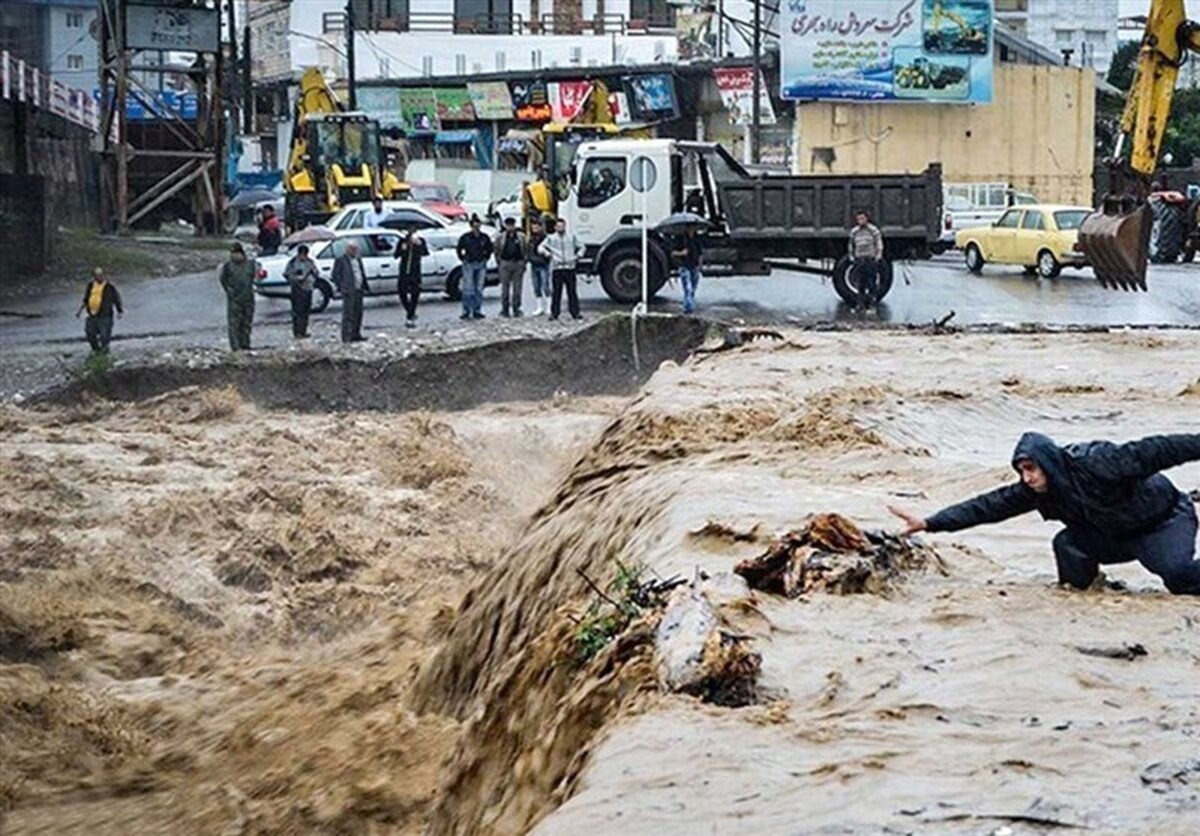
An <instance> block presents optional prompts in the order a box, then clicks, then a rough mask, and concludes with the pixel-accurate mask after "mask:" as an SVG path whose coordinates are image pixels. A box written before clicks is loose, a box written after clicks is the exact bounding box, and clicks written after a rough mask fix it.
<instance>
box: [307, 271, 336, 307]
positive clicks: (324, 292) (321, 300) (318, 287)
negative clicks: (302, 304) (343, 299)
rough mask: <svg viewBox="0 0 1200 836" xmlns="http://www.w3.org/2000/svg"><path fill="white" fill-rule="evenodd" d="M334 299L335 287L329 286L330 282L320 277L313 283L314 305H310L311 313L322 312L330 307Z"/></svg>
mask: <svg viewBox="0 0 1200 836" xmlns="http://www.w3.org/2000/svg"><path fill="white" fill-rule="evenodd" d="M331 299H333V288H332V287H330V286H329V282H327V281H325V280H324V279H318V280H317V283H316V284H314V285H313V295H312V305H310V306H309V308H308V311H309V313H321V312H323V311H324V310H325V309H326V308H328V307H329V302H330V300H331Z"/></svg>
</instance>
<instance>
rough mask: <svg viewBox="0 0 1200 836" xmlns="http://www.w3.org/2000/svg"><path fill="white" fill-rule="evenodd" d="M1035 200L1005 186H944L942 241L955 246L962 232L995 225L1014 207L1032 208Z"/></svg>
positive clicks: (987, 184) (964, 184) (979, 184)
mask: <svg viewBox="0 0 1200 836" xmlns="http://www.w3.org/2000/svg"><path fill="white" fill-rule="evenodd" d="M1037 202H1038V199H1037V198H1036V197H1034V196H1033V195H1031V194H1029V193H1028V192H1018V191H1016V190H1015V189H1013V188H1010V187H1009V185H1008V184H1007V183H947V184H946V185H945V186H944V187H943V189H942V242H943V243H945V245H946V247H947V248H949V247H953V246H954V237H955V235H956V234H957V233H958V232H959V231H960V230H964V229H975V228H976V227H980V226H987V225H989V224H992V223H995V222H996V221H997V220H998V219H999V218H1000V216H1001V215H1003V214H1004V212H1005V211H1006V210H1008V209H1009V208H1011V207H1013V206H1031V205H1033V204H1036V203H1037Z"/></svg>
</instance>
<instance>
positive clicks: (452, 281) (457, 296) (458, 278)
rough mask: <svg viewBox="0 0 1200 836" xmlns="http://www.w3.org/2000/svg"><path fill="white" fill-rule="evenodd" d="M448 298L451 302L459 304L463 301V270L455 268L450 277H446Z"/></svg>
mask: <svg viewBox="0 0 1200 836" xmlns="http://www.w3.org/2000/svg"><path fill="white" fill-rule="evenodd" d="M445 293H446V298H447V299H449V300H450V301H451V302H458V301H460V300H461V299H462V270H460V269H459V268H458V267H455V268H454V269H453V270H451V271H450V275H448V276H446V290H445Z"/></svg>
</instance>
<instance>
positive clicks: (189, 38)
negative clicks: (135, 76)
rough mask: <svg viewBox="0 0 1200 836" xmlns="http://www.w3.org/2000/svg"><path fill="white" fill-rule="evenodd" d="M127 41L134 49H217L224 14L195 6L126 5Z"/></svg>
mask: <svg viewBox="0 0 1200 836" xmlns="http://www.w3.org/2000/svg"><path fill="white" fill-rule="evenodd" d="M125 41H126V43H127V44H128V45H129V47H130V48H131V49H162V50H178V51H180V52H216V51H217V50H218V49H220V41H221V13H220V11H219V10H217V9H206V8H200V7H195V6H139V5H136V4H134V3H130V4H129V5H127V6H126V7H125Z"/></svg>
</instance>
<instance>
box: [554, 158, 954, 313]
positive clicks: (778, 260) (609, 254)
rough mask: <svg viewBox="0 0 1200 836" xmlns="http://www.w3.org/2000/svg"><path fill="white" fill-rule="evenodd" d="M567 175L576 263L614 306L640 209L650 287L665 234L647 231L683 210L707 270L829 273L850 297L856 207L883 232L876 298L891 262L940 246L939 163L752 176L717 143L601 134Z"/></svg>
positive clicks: (629, 272) (635, 271) (625, 284)
mask: <svg viewBox="0 0 1200 836" xmlns="http://www.w3.org/2000/svg"><path fill="white" fill-rule="evenodd" d="M641 160H648V162H645V163H643V162H641ZM570 177H571V189H570V192H569V193H568V195H567V197H566V199H565V200H564V201H562V204H561V206H560V210H561V211H560V214H561V215H562V216H563V217H564V218H565V219H566V221H567V225H568V228H569V229H570V230H572V231H573V232H574V233H575V234H576V236H578V238H579V241H580V243H581V244H583V245H584V248H585V254H584V258H583V260H582V262H581V263H580V265H579V269H580V270H581V271H582V272H585V273H588V274H592V275H596V276H598V277H599V278H600V283H601V286H602V287H603V288H604V291H605V293H607V294H608V296H609V297H611V298H612V299H614V300H616V301H618V302H628V303H632V302H635V301H637V300H639V299H641V295H642V238H641V230H642V217H643V212H644V215H645V218H646V221H647V226H648V232H647V238H648V241H647V253H648V259H647V263H648V265H649V270H648V290H649V292H650V294H651V295H653V294H654V293H655V292H657V291H658V290H659V289H660V288H661V287H662V286H663V284H665V283H666V281H667V278H668V277H669V275H670V270H671V262H670V256H669V253H670V251H671V242H670V240H669V236H667V235H663V234H660V233H658V232H657V231H655V230H654V227H655V225H657V224H659V223H660V222H662V221H663V220H665V219H666V218H667V217H668V216H669V215H671V214H674V213H677V212H682V211H685V210H686V211H693V212H695V213H696V214H698V215H700V216H701V217H703V218H704V220H705V221H706V224H707V227H706V229H705V233H704V234H705V253H704V271H705V275H706V276H713V275H721V274H727V275H767V274H769V273H771V271H772V270H779V269H784V270H791V271H796V272H803V273H812V274H816V275H822V276H829V277H831V278H832V279H833V287H834V289H835V290H836V291H837V293H838V295H839V296H840V297H841V298H842V299H843V300H845V301H846V302H847V303H853V302H854V301H856V299H857V293H858V288H857V287H856V285H855V277H854V276H853V275H852V274H851V271H850V269H849V267H850V259H849V257H848V255H847V242H848V236H849V231H850V228H851V226H852V225H853V219H854V214H855V213H856V212H857V211H859V210H865V211H867V212H868V213H869V214H870V216H871V219H872V221H873V222H874V223H875V224H876V225H877V226H878V227H879V228H880V231H881V232H882V233H883V237H884V263H883V266H882V269H881V271H880V275H879V282H878V286H877V294H878V299H882V298H883V297H885V296H886V295H887V294H888V291H890V290H891V287H892V278H893V276H892V265H893V262H895V261H896V260H900V259H921V258H929V257H930V256H932V255H933V254H934V252H935V251H937V250H939V249H941V247H940V243H939V241H940V237H941V224H942V170H941V166H940V165H939V164H933V165H930V166H929V168H928V169H927V170H926V171H924V172H922V173H920V174H866V175H836V174H822V175H789V176H776V175H756V176H752V175H750V174H749V173H748V172H747V171H746V169H745V168H743V167H742V165H741V164H740V163H738V162H737V161H736V160H735V159H734V158H733V157H732V156H730V154H729V152H728V151H726V150H725V149H724V148H723V147H721V146H720V145H718V144H715V143H706V142H687V141H682V140H673V139H609V140H605V141H602V142H584V143H582V144H581V145H580V146H579V148H578V149H577V152H576V154H575V157H574V161H573V163H572V167H571V172H570ZM643 186H645V187H646V188H645V190H644V191H640V189H641V188H642V187H643Z"/></svg>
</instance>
